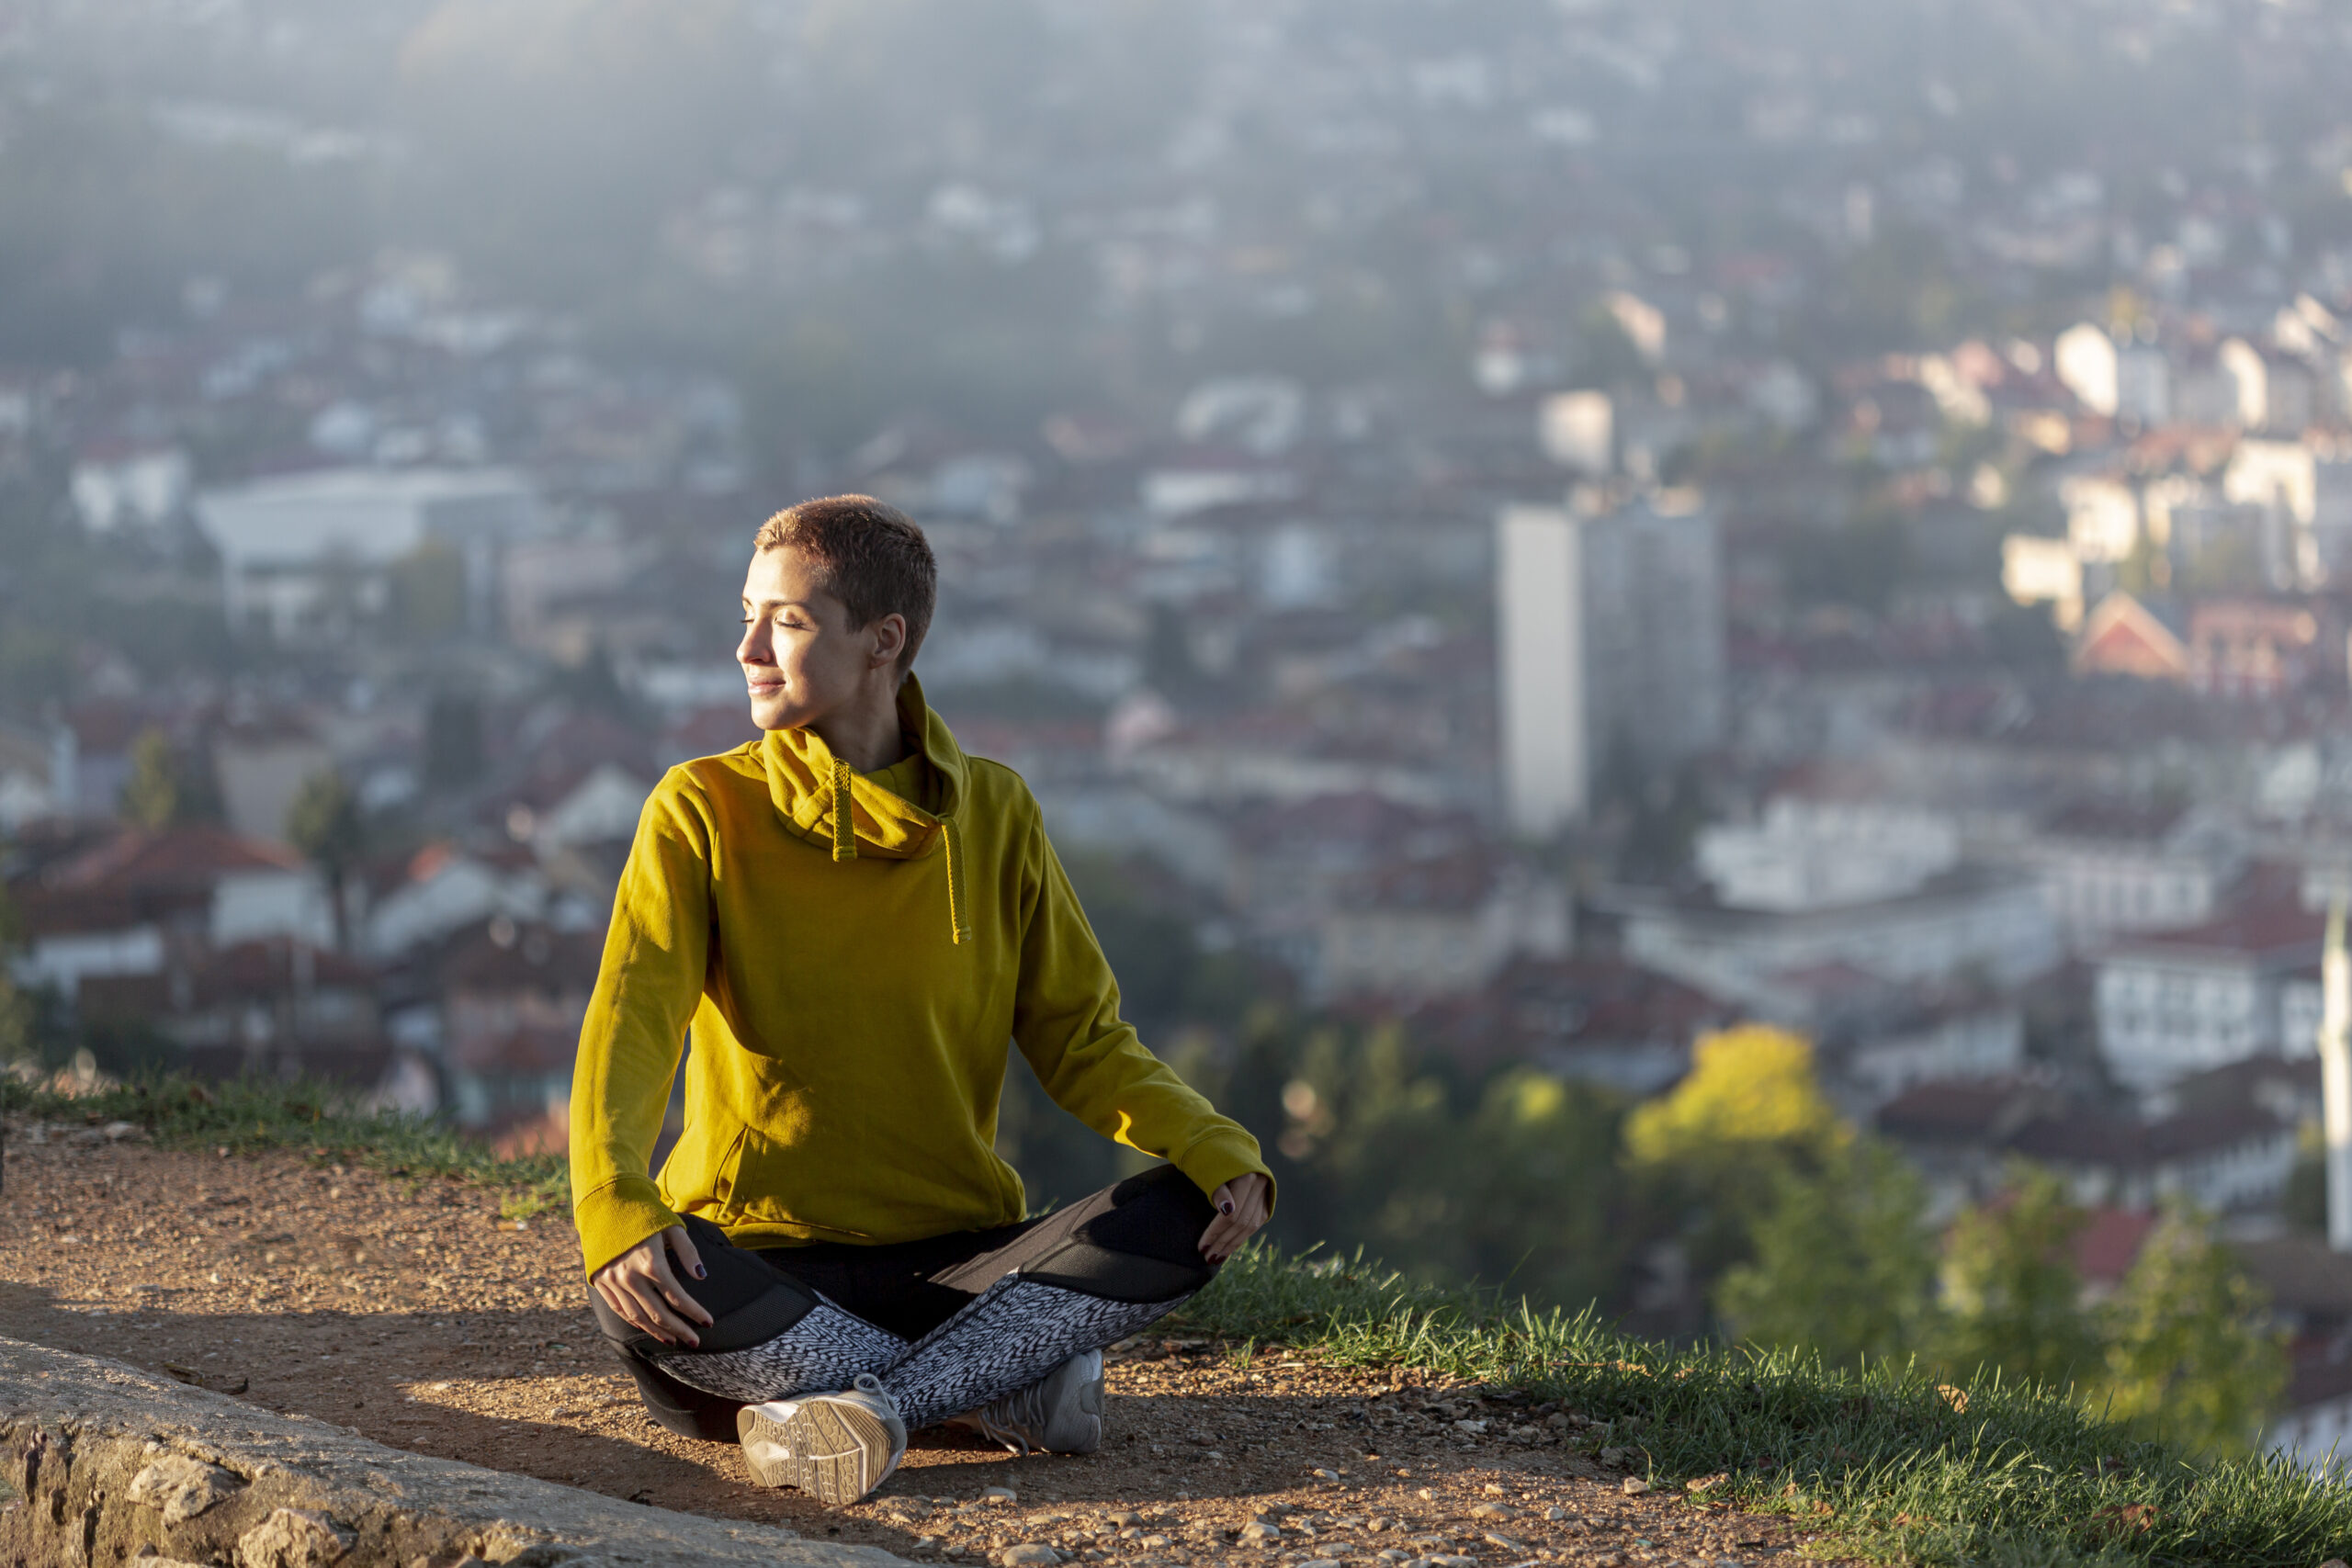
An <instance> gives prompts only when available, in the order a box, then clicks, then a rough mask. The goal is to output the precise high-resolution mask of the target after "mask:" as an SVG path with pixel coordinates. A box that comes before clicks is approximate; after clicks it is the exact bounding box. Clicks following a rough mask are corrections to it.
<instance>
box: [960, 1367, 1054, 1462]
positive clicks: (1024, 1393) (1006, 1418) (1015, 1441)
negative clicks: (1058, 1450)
mask: <svg viewBox="0 0 2352 1568" xmlns="http://www.w3.org/2000/svg"><path fill="white" fill-rule="evenodd" d="M1049 1414H1050V1413H1049V1412H1048V1411H1047V1410H1046V1380H1045V1379H1043V1378H1040V1379H1039V1380H1038V1381H1037V1382H1033V1383H1031V1384H1030V1385H1029V1386H1028V1387H1027V1388H1021V1389H1015V1390H1013V1391H1012V1393H1008V1394H1004V1395H1001V1396H1000V1397H998V1398H996V1399H992V1400H990V1401H989V1403H988V1404H986V1405H984V1406H982V1407H981V1408H980V1409H978V1410H975V1411H974V1412H972V1420H973V1422H974V1423H975V1424H976V1425H977V1426H978V1427H979V1428H980V1430H981V1431H983V1432H985V1433H987V1434H988V1435H989V1437H991V1438H995V1439H996V1440H997V1441H998V1442H1000V1443H1002V1444H1003V1445H1004V1446H1005V1447H1006V1448H1009V1449H1012V1450H1016V1451H1017V1452H1020V1453H1022V1454H1026V1453H1028V1452H1029V1450H1030V1449H1031V1447H1032V1446H1033V1445H1034V1444H1035V1443H1036V1442H1037V1441H1038V1440H1039V1439H1040V1438H1043V1437H1044V1436H1045V1431H1046V1417H1047V1416H1048V1415H1049Z"/></svg>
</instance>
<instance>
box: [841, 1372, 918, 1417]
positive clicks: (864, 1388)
mask: <svg viewBox="0 0 2352 1568" xmlns="http://www.w3.org/2000/svg"><path fill="white" fill-rule="evenodd" d="M850 1387H852V1388H854V1389H855V1390H857V1392H858V1393H866V1394H872V1395H873V1396H874V1397H875V1398H876V1399H878V1400H880V1401H881V1402H882V1403H883V1404H887V1405H888V1406H889V1407H890V1414H891V1415H893V1416H903V1415H904V1414H905V1412H903V1411H901V1410H900V1409H899V1402H898V1400H897V1399H896V1398H894V1397H892V1395H891V1393H890V1391H889V1390H888V1389H887V1388H884V1387H883V1386H882V1380H881V1379H880V1378H877V1377H876V1376H875V1375H874V1374H873V1373H872V1372H860V1373H858V1374H857V1376H856V1377H855V1378H854V1379H852V1380H851V1382H850Z"/></svg>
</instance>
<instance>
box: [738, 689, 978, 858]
mask: <svg viewBox="0 0 2352 1568" xmlns="http://www.w3.org/2000/svg"><path fill="white" fill-rule="evenodd" d="M899 733H900V734H901V735H903V736H905V737H906V738H907V739H909V741H910V742H911V743H912V744H913V746H914V747H915V749H916V750H919V751H921V752H922V759H923V761H925V762H927V763H928V764H930V767H931V771H932V773H933V776H934V777H935V778H936V779H937V781H938V795H937V799H938V800H939V802H940V809H939V810H938V811H937V812H936V813H933V812H930V811H926V810H924V809H923V808H922V807H920V806H917V805H915V804H914V803H913V802H912V801H910V800H906V799H903V798H901V797H900V796H899V795H894V794H893V793H891V792H890V791H889V790H888V789H885V788H884V787H882V786H881V785H880V784H876V783H874V782H873V781H872V780H870V779H868V778H866V777H865V776H864V775H863V774H860V773H856V772H855V771H854V770H853V769H851V768H850V767H849V765H848V764H847V763H845V762H843V761H841V759H839V758H838V757H835V756H834V755H833V752H832V748H831V747H830V746H827V745H826V744H825V742H824V740H823V739H822V738H820V736H818V735H816V734H815V733H814V732H812V731H810V730H806V729H771V730H769V731H768V732H767V734H766V735H765V736H764V737H763V739H761V742H760V760H761V763H762V765H763V766H764V767H765V768H766V770H767V775H768V798H769V799H770V800H772V801H774V802H775V809H776V814H777V815H778V816H779V817H781V818H784V821H785V825H786V827H787V828H789V829H791V830H792V831H793V833H794V834H796V835H797V836H798V837H800V838H803V839H806V840H809V842H810V843H814V844H823V845H826V846H828V847H830V848H831V849H832V850H833V852H834V853H833V858H834V859H836V860H852V859H855V858H856V857H858V856H860V855H874V856H877V857H879V858H881V859H884V860H915V859H918V858H920V857H921V856H923V855H926V854H929V853H931V852H932V850H933V846H934V845H935V844H937V843H938V842H939V841H940V840H942V839H943V838H944V836H945V833H946V831H947V829H946V826H945V824H947V823H948V822H949V821H950V820H951V819H952V818H954V817H955V815H956V807H958V806H960V805H961V804H962V802H963V799H964V793H965V771H966V763H965V761H964V752H963V749H962V748H961V747H959V746H957V745H956V737H955V736H954V735H953V734H952V733H951V732H950V731H949V730H948V728H947V725H946V722H945V721H944V720H943V719H942V718H941V717H940V716H938V715H937V714H935V713H933V712H932V711H931V706H930V705H929V704H928V703H926V702H924V701H923V695H922V683H921V682H919V681H917V680H916V679H915V677H914V676H913V675H911V674H910V675H909V676H908V677H907V679H906V682H905V683H904V684H903V685H901V686H900V687H899ZM844 775H846V783H847V785H848V789H847V794H848V797H849V803H850V809H849V821H848V824H847V826H848V829H849V830H848V832H847V834H846V835H844V834H843V832H842V826H843V825H842V822H841V820H840V818H838V817H837V816H836V807H835V800H836V797H837V796H838V795H840V794H841V793H842V791H841V789H840V787H839V786H840V784H842V782H843V778H844Z"/></svg>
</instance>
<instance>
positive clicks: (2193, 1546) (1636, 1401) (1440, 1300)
mask: <svg viewBox="0 0 2352 1568" xmlns="http://www.w3.org/2000/svg"><path fill="white" fill-rule="evenodd" d="M1182 1322H1183V1324H1184V1325H1185V1326H1187V1327H1189V1328H1192V1329H1194V1330H1197V1331H1204V1332H1209V1333H1214V1334H1218V1335H1224V1336H1227V1337H1232V1338H1235V1339H1238V1340H1240V1341H1242V1342H1243V1343H1244V1344H1245V1345H1247V1346H1250V1348H1253V1349H1254V1348H1262V1347H1263V1346H1264V1345H1265V1344H1267V1343H1268V1342H1273V1341H1279V1342H1281V1343H1283V1344H1285V1345H1288V1346H1290V1347H1293V1348H1298V1349H1312V1350H1314V1351H1316V1352H1317V1354H1318V1358H1319V1359H1321V1360H1322V1361H1324V1362H1326V1363H1328V1364H1337V1365H1340V1366H1356V1367H1364V1368H1368V1369H1369V1368H1388V1367H1413V1368H1419V1369H1424V1370H1426V1371H1432V1372H1436V1373H1440V1374H1444V1375H1449V1376H1452V1377H1454V1378H1459V1379H1463V1380H1465V1381H1467V1382H1475V1383H1478V1384H1482V1385H1485V1387H1486V1388H1487V1390H1488V1391H1489V1392H1496V1391H1516V1392H1519V1393H1525V1394H1526V1395H1527V1396H1528V1397H1529V1398H1530V1400H1531V1401H1537V1400H1542V1401H1549V1400H1558V1401H1561V1402H1563V1403H1564V1404H1566V1406H1567V1407H1568V1408H1569V1409H1571V1410H1574V1411H1576V1412H1577V1413H1579V1414H1582V1415H1585V1416H1590V1417H1592V1418H1594V1419H1596V1420H1598V1421H1600V1422H1603V1423H1605V1425H1604V1426H1602V1427H1596V1428H1591V1429H1590V1432H1589V1438H1588V1440H1589V1442H1590V1444H1591V1446H1593V1447H1596V1448H1597V1447H1599V1446H1600V1445H1602V1444H1604V1443H1606V1444H1611V1445H1616V1446H1621V1447H1623V1448H1625V1449H1626V1450H1629V1451H1630V1453H1631V1455H1632V1456H1633V1462H1632V1465H1631V1468H1632V1470H1633V1472H1635V1473H1638V1474H1642V1475H1644V1476H1645V1477H1646V1478H1648V1479H1649V1480H1650V1481H1651V1482H1652V1483H1653V1484H1655V1485H1657V1486H1660V1487H1662V1488H1671V1489H1673V1490H1675V1491H1677V1492H1680V1491H1681V1490H1682V1488H1683V1486H1684V1483H1687V1482H1690V1481H1692V1480H1696V1479H1699V1478H1702V1477H1709V1476H1718V1475H1720V1476H1722V1477H1723V1478H1724V1479H1723V1480H1721V1481H1720V1482H1718V1483H1715V1484H1713V1486H1710V1487H1709V1488H1707V1490H1706V1493H1705V1500H1704V1502H1703V1503H1701V1502H1699V1501H1697V1500H1695V1499H1693V1500H1691V1501H1689V1502H1688V1503H1687V1504H1686V1505H1685V1506H1724V1505H1733V1506H1744V1507H1749V1508H1756V1509H1761V1510H1766V1511H1770V1512H1776V1513H1781V1514H1785V1515H1789V1516H1792V1517H1794V1518H1796V1519H1798V1520H1800V1521H1803V1522H1807V1523H1811V1524H1813V1525H1815V1526H1816V1527H1817V1528H1818V1529H1821V1530H1822V1531H1823V1532H1824V1533H1825V1534H1830V1535H1834V1536H1835V1537H1836V1538H1837V1540H1836V1545H1837V1548H1838V1550H1839V1551H1848V1552H1857V1553H1860V1554H1863V1555H1866V1556H1869V1557H1871V1558H1875V1559H1878V1560H1880V1561H1883V1562H1906V1563H1907V1562H1919V1563H1950V1564H1976V1563H1984V1564H1988V1565H1994V1568H2081V1565H2085V1564H2098V1565H2100V1568H2106V1565H2108V1564H2121V1563H2127V1562H2132V1563H2136V1562H2158V1563H2214V1564H2229V1565H2231V1568H2319V1564H2320V1563H2322V1562H2324V1561H2325V1560H2326V1559H2329V1558H2331V1557H2340V1556H2343V1555H2345V1553H2346V1551H2347V1549H2352V1489H2347V1488H2346V1487H2344V1486H2340V1485H2336V1484H2332V1483H2326V1482H2323V1481H2319V1480H2316V1479H2314V1478H2312V1477H2311V1476H2309V1475H2306V1474H2304V1473H2303V1472H2301V1471H2298V1470H2295V1469H2293V1468H2291V1467H2290V1466H2288V1465H2285V1464H2283V1463H2281V1462H2278V1461H2270V1460H2264V1459H2256V1458H2251V1457H2249V1458H2245V1459H2233V1460H2227V1461H2215V1462H2210V1463H2205V1464H2197V1463H2192V1462H2190V1461H2188V1460H2187V1459H2185V1458H2183V1457H2182V1456H2181V1455H2180V1454H2179V1453H2178V1452H2177V1451H2175V1450H2171V1449H2168V1448H2165V1447H2164V1446H2163V1445H2160V1444H2156V1443H2151V1442H2147V1441H2143V1440H2141V1439H2138V1438H2134V1437H2132V1436H2131V1435H2130V1434H2129V1433H2126V1432H2125V1431H2123V1430H2122V1429H2121V1428H2120V1427H2115V1426H2113V1425H2110V1424H2109V1423H2107V1422H2105V1421H2102V1420H2100V1419H2098V1417H2097V1416H2092V1415H2090V1414H2087V1413H2086V1412H2085V1411H2083V1410H2082V1409H2080V1408H2079V1407H2078V1406H2076V1405H2075V1404H2072V1403H2071V1402H2069V1401H2068V1400H2066V1399H2065V1398H2064V1397H2062V1396H2061V1395H2060V1394H2058V1393H2053V1392H2051V1391H2048V1390H2043V1389H2039V1388H2032V1387H2022V1386H2018V1385H2016V1384H2004V1383H2003V1382H2000V1381H1999V1380H1998V1379H1997V1378H1994V1377H1986V1378H1984V1379H1981V1380H1979V1381H1977V1382H1973V1383H1972V1384H1970V1385H1968V1386H1967V1388H1966V1389H1965V1391H1964V1392H1965V1394H1966V1399H1965V1402H1964V1408H1955V1405H1956V1404H1961V1403H1962V1402H1961V1401H1958V1400H1954V1399H1951V1398H1949V1397H1947V1395H1946V1394H1945V1393H1943V1392H1941V1391H1940V1390H1939V1387H1938V1385H1937V1384H1936V1382H1934V1380H1932V1379H1930V1378H1928V1377H1925V1376H1922V1375H1919V1374H1917V1373H1915V1372H1913V1371H1909V1370H1907V1369H1902V1368H1894V1367H1882V1368H1877V1369H1872V1370H1870V1371H1864V1372H1861V1373H1849V1372H1840V1371H1834V1370H1827V1369H1825V1368H1823V1367H1822V1366H1821V1365H1820V1364H1819V1362H1818V1361H1817V1360H1815V1359H1812V1358H1809V1357H1806V1356H1803V1355H1798V1354H1794V1353H1790V1352H1765V1351H1756V1350H1747V1349H1741V1348H1713V1347H1702V1348H1691V1349H1678V1348H1673V1347H1669V1346H1666V1345H1661V1344H1658V1343H1657V1342H1655V1341H1648V1340H1641V1339H1633V1338H1628V1337H1623V1336H1622V1335H1619V1334H1616V1333H1614V1332H1612V1331H1611V1330H1610V1329H1609V1328H1608V1327H1607V1326H1606V1325H1603V1324H1601V1323H1600V1322H1599V1321H1597V1320H1596V1319H1595V1318H1594V1317H1593V1315H1592V1314H1589V1313H1586V1314H1566V1313H1552V1314H1537V1313H1534V1312H1532V1311H1530V1310H1528V1309H1527V1308H1526V1307H1525V1306H1524V1305H1523V1304H1521V1303H1506V1302H1504V1301H1501V1300H1499V1299H1497V1298H1494V1297H1490V1296H1482V1295H1478V1294H1475V1293H1469V1292H1458V1291H1443V1290H1431V1289H1429V1288H1425V1287H1421V1286H1417V1285H1414V1284H1412V1283H1410V1282H1408V1281H1407V1280H1404V1279H1403V1278H1402V1277H1400V1276H1398V1275H1397V1274H1396V1273H1394V1272H1391V1271H1389V1270H1386V1269H1382V1268H1380V1267H1379V1266H1377V1265H1375V1264H1370V1263H1367V1262H1366V1261H1365V1260H1364V1259H1363V1258H1361V1257H1358V1258H1318V1257H1316V1256H1313V1255H1311V1254H1310V1255H1308V1256H1306V1257H1303V1258H1285V1257H1283V1255H1282V1254H1281V1253H1279V1252H1278V1251H1276V1250H1275V1249H1273V1248H1271V1247H1253V1248H1251V1249H1250V1250H1248V1251H1246V1252H1244V1253H1242V1254H1240V1255H1239V1256H1238V1257H1237V1258H1235V1259H1234V1261H1233V1262H1231V1263H1229V1264H1228V1265H1227V1267H1226V1269H1225V1271H1224V1273H1223V1275H1222V1276H1220V1277H1219V1279H1218V1280H1216V1283H1215V1284H1214V1285H1212V1286H1211V1287H1210V1288H1209V1289H1208V1290H1206V1291H1204V1292H1202V1294H1201V1295H1200V1296H1199V1297H1197V1298H1195V1300H1194V1301H1193V1303H1190V1304H1188V1305H1187V1307H1186V1308H1185V1309H1184V1312H1183V1314H1182Z"/></svg>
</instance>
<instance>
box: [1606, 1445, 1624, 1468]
mask: <svg viewBox="0 0 2352 1568" xmlns="http://www.w3.org/2000/svg"><path fill="white" fill-rule="evenodd" d="M1600 1462H1601V1463H1603V1464H1605V1465H1608V1466H1609V1467H1611V1469H1614V1468H1616V1467H1617V1466H1618V1465H1621V1464H1623V1463H1624V1462H1625V1450H1623V1449H1618V1448H1608V1449H1603V1450H1600Z"/></svg>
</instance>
